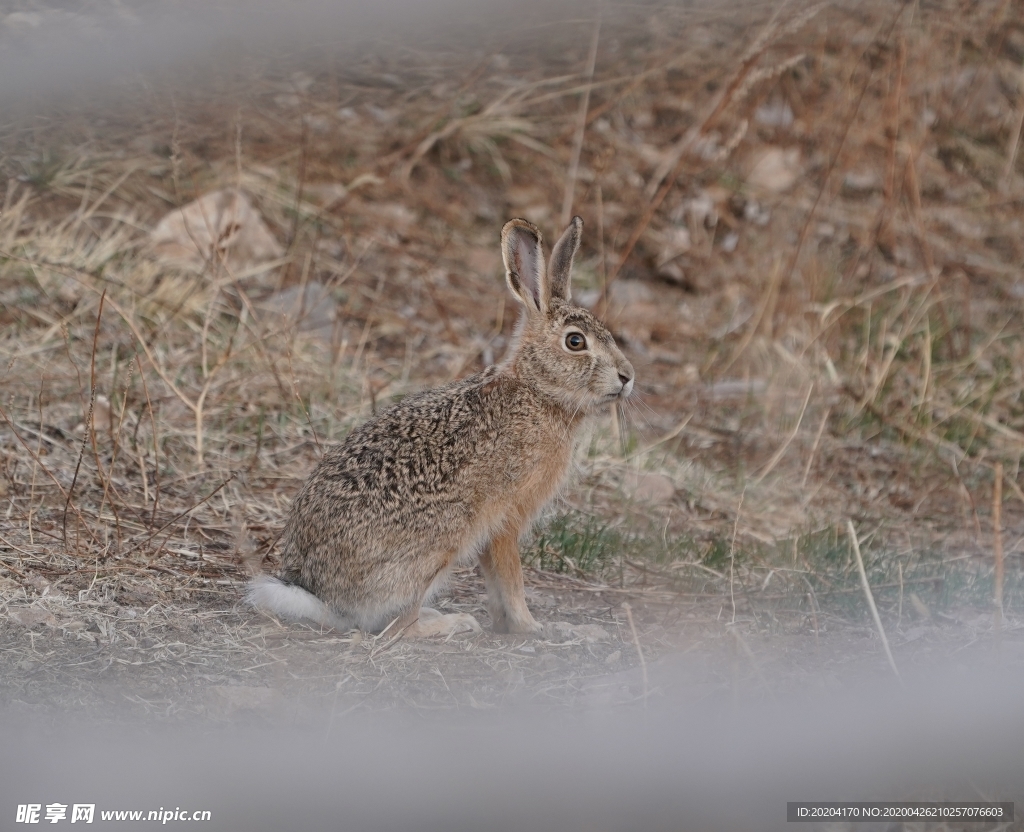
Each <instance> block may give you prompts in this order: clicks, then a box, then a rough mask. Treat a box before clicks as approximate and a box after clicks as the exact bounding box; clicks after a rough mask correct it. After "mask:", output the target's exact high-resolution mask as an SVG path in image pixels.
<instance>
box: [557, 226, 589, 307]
mask: <svg viewBox="0 0 1024 832" xmlns="http://www.w3.org/2000/svg"><path fill="white" fill-rule="evenodd" d="M582 234H583V220H581V219H580V218H579V217H573V218H572V222H570V223H569V227H568V228H566V229H565V231H563V232H562V236H561V237H559V239H558V242H557V243H555V247H554V248H553V249H552V250H551V262H550V263H548V283H549V284H550V287H551V297H553V298H561V299H562V300H566V301H567V300H569V299H570V297H571V291H570V288H569V280H570V278H571V277H572V261H573V258H574V257H575V256H576V252H577V251H579V250H580V237H581V236H582Z"/></svg>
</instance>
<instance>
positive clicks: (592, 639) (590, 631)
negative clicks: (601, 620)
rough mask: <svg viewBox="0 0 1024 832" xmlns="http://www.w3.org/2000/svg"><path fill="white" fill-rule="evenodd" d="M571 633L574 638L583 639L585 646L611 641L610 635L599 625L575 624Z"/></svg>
mask: <svg viewBox="0 0 1024 832" xmlns="http://www.w3.org/2000/svg"><path fill="white" fill-rule="evenodd" d="M572 632H573V635H574V636H576V638H581V639H583V640H584V641H585V642H587V644H600V643H604V642H610V641H611V640H612V636H611V633H609V632H608V631H607V630H606V629H605V628H604V627H602V626H601V625H600V624H576V625H574V626H573V628H572Z"/></svg>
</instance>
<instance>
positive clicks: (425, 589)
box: [382, 552, 480, 638]
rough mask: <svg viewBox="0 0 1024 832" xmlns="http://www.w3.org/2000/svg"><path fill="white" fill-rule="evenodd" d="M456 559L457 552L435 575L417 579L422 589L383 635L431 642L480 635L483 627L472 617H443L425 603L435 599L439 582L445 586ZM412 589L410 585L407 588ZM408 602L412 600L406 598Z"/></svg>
mask: <svg viewBox="0 0 1024 832" xmlns="http://www.w3.org/2000/svg"><path fill="white" fill-rule="evenodd" d="M454 559H455V552H451V553H449V554H447V555H446V556H444V557H443V558H442V559H441V561H440V565H439V566H438V567H437V568H436V569H434V570H432V572H431V573H427V574H420V575H418V576H417V577H416V578H414V579H413V581H412V582H411V584H412V585H413V586H415V585H417V584H418V585H419V587H420V588H419V589H418V590H413V592H414V593H415V594H414V595H413V597H412V598H409V601H408V603H407V604H405V605H404V606H403V607H401V609H402V610H403V611H402V612H401V613H400V614H399V615H398V617H397V618H396V619H394V620H393V621H392V622H391V623H390V624H388V625H387V627H386V628H385V630H384V632H383V633H382V634H383V635H387V636H399V635H400V634H401V635H402V636H404V637H405V638H429V637H430V636H452V635H455V634H456V633H465V632H469V631H472V632H476V633H479V632H480V625H479V624H478V623H477V620H476V619H475V618H474V617H473V616H471V615H469V614H468V613H449V614H447V615H442V614H441V613H439V612H438V611H437V610H435V609H431V608H430V607H425V606H423V603H424V601H425V600H426V599H427V598H428V597H430V596H431V594H432V591H433V589H434V588H435V587H436V586H437V584H438V583H439V582H443V580H444V576H445V575H446V574H447V572H448V570H449V569H450V567H451V564H452V562H453V561H454ZM407 586H408V584H407ZM406 598H408V596H406Z"/></svg>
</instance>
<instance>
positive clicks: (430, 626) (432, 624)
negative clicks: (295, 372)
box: [381, 603, 480, 638]
mask: <svg viewBox="0 0 1024 832" xmlns="http://www.w3.org/2000/svg"><path fill="white" fill-rule="evenodd" d="M468 632H474V633H479V632H480V624H479V623H477V620H476V619H475V618H473V616H471V615H469V614H468V613H464V612H454V613H449V614H447V615H442V614H441V613H439V612H438V611H437V610H435V609H432V608H431V607H421V606H420V605H419V604H418V603H417V604H416V605H415V606H414V607H412V608H410V610H409V611H408V612H405V613H403V614H402V615H400V616H399V617H398V618H397V619H395V621H394V622H392V623H391V624H389V625H388V626H387V627H386V628H385V629H384V631H383V632H382V633H381V635H383V636H387V637H395V638H397V637H399V636H403V637H405V638H429V637H430V636H453V635H455V634H456V633H468Z"/></svg>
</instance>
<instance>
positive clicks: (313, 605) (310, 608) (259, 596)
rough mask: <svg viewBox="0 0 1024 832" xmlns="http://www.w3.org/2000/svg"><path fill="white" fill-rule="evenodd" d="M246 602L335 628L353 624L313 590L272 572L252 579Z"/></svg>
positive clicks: (293, 619)
mask: <svg viewBox="0 0 1024 832" xmlns="http://www.w3.org/2000/svg"><path fill="white" fill-rule="evenodd" d="M245 602H246V603H247V604H249V605H250V606H253V607H256V609H260V610H265V611H266V612H271V613H273V614H274V615H276V616H279V617H280V618H285V619H288V620H290V621H314V622H316V623H317V624H323V625H326V626H328V627H333V628H334V629H336V630H349V629H351V627H352V625H351V624H349V623H348V622H347V621H345V619H344V618H342V617H341V616H339V615H337V614H335V613H334V611H333V610H331V608H330V607H328V606H327V604H325V603H324V602H323V601H321V600H320V599H319V598H317V597H316V596H315V595H314V594H313V593H312V592H307V591H306V590H304V589H303V588H302V587H300V586H295V585H294V584H286V583H285V582H284V581H281V580H278V579H277V578H272V577H270V576H269V575H258V576H257V577H255V578H253V579H252V581H250V582H249V588H248V590H247V591H246V593H245Z"/></svg>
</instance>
